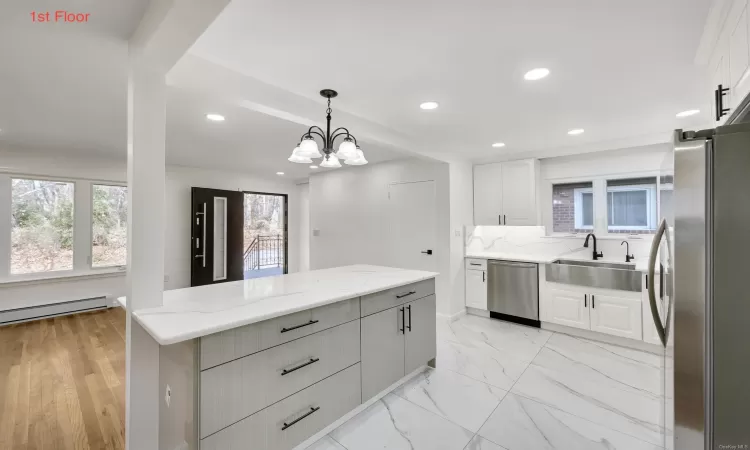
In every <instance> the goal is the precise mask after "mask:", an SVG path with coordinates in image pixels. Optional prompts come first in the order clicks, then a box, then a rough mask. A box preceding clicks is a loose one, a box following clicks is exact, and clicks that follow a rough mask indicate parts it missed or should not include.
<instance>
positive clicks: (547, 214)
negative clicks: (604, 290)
mask: <svg viewBox="0 0 750 450" xmlns="http://www.w3.org/2000/svg"><path fill="white" fill-rule="evenodd" d="M673 175H674V170H672V169H670V170H665V169H660V170H650V171H637V172H626V173H608V174H597V175H591V176H579V177H564V178H550V179H547V180H545V183H546V188H547V189H546V192H547V194H546V195H547V200H545V201H544V205H543V207H544V214H543V216H544V222H543V224H544V225H545V227H546V229H547V235H548V236H557V237H565V236H569V237H573V236H581V235H583V233H580V232H576V231H572V232H560V231H557V232H556V231H554V215H553V207H554V206H553V201H554V195H553V191H554V186H555V185H558V184H574V183H591V184H592V186H593V187H592V188H591V190H592V191H593V194H594V205H593V206H594V226H593V227H583V228H578V225H580V224H581V222H579V220H578V215H579V213H578V212H576V221H575V227H576V229H579V230H580V229H582V230H586V232H591V233H595V234H596V235H597V236H598V237H604V238H616V239H622V238H623V237H625V236H629V234H627V233H622V232H615V231H614V230H613V231H612V232H610V231H609V228H608V225H607V224H608V220H609V211H608V208H607V181H615V180H623V179H630V178H651V177H655V178H656V188H655V189H654V196H655V199H654V201H655V202H656V210H655V215H653V213H652V215H653V220H654V225H655V226H654V231H653V232H652V233H637V234H635V233H634V234H632V235H631V236H638V237H639V238H647V237H649V236H653V235H654V233H655V232H656V230H655V228H656V226H658V221H659V219H660V218H661V199H660V196H659V195H658V193H659V192H660V191H661V190H662V189H667V190H668V189H672V190H673V186H674V185H673V184H672V183H661V177H662V176H673ZM613 187H614V186H613ZM579 189H584V190H585V189H589V188H579ZM649 225H650V223H649ZM643 230H648V228H645V227H643V228H640V229H636V228H635V227H627V228H626V229H623V230H622V231H634V232H636V231H643Z"/></svg>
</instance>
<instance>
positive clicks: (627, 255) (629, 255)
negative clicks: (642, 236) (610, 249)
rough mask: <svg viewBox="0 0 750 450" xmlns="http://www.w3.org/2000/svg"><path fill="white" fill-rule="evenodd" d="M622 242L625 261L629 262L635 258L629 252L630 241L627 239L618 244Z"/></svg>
mask: <svg viewBox="0 0 750 450" xmlns="http://www.w3.org/2000/svg"><path fill="white" fill-rule="evenodd" d="M622 244H625V262H626V263H629V262H630V261H632V260H634V259H635V255H631V254H630V243H629V242H628V241H622V242H620V246H622Z"/></svg>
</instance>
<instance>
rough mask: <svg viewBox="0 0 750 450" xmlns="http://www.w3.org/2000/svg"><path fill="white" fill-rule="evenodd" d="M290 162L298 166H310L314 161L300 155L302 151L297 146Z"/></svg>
mask: <svg viewBox="0 0 750 450" xmlns="http://www.w3.org/2000/svg"><path fill="white" fill-rule="evenodd" d="M289 161H291V162H293V163H298V164H310V163H311V162H312V159H310V158H306V157H304V156H302V155H300V149H299V146H297V147H295V148H294V151H293V152H292V156H290V157H289Z"/></svg>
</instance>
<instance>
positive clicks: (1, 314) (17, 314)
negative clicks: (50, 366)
mask: <svg viewBox="0 0 750 450" xmlns="http://www.w3.org/2000/svg"><path fill="white" fill-rule="evenodd" d="M106 308H107V298H106V297H95V298H86V299H82V300H73V301H70V302H63V303H53V304H51V305H39V306H29V307H26V308H18V309H8V310H5V311H0V326H2V325H10V324H13V323H19V322H28V321H30V320H39V319H47V318H50V317H57V316H65V315H68V314H75V313H80V312H85V311H95V310H97V309H106Z"/></svg>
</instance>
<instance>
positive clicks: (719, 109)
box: [714, 84, 729, 122]
mask: <svg viewBox="0 0 750 450" xmlns="http://www.w3.org/2000/svg"><path fill="white" fill-rule="evenodd" d="M727 92H729V88H725V87H724V86H723V85H721V84H720V85H719V88H718V89H716V90H715V91H714V96H715V98H716V121H717V122H718V121H719V120H721V118H722V117H724V116H726V115H727V113H728V112H729V108H724V96H725V95H726V94H727Z"/></svg>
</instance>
